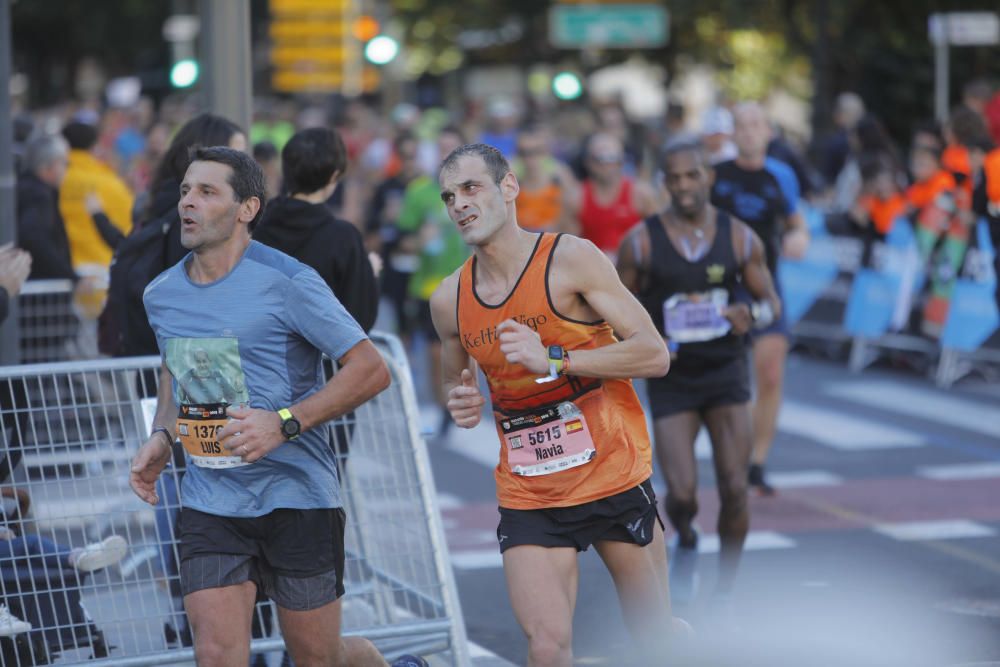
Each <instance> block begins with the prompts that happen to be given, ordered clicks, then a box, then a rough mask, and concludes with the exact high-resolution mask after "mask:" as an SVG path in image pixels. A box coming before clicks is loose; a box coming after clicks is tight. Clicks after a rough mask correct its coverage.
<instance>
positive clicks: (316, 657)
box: [278, 599, 386, 667]
mask: <svg viewBox="0 0 1000 667" xmlns="http://www.w3.org/2000/svg"><path fill="white" fill-rule="evenodd" d="M278 621H279V622H280V623H281V634H282V635H283V636H284V638H285V644H286V646H288V653H289V654H290V655H291V657H292V662H293V663H294V664H295V667H328V666H330V665H337V666H338V667H339V666H340V665H350V667H385V666H386V662H385V660H383V659H382V656H381V655H380V654H379V652H378V650H377V649H376V648H375V647H374V646H373V645H372V643H371V642H370V641H368V640H367V639H364V638H362V637H345V638H341V636H340V622H341V601H340V600H339V599H338V600H334V601H333V602H330V603H328V604H325V605H323V606H322V607H318V608H316V609H310V610H308V611H293V610H291V609H285V608H283V607H281V606H279V607H278Z"/></svg>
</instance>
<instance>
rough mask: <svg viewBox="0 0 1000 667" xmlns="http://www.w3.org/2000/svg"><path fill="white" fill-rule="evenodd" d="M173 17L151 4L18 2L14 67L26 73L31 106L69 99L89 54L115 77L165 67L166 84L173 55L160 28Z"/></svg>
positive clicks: (165, 6)
mask: <svg viewBox="0 0 1000 667" xmlns="http://www.w3.org/2000/svg"><path fill="white" fill-rule="evenodd" d="M170 13H171V6H170V3H167V2H148V1H147V0H87V1H86V2H75V1H74V2H69V1H61V2H54V1H46V2H30V1H28V0H20V1H18V2H14V3H13V4H12V6H11V22H12V25H13V42H14V44H13V46H14V65H15V69H16V70H17V71H20V72H25V73H26V74H28V77H29V79H30V82H31V84H30V85H31V99H30V102H31V104H32V105H42V104H50V103H53V102H57V101H60V100H63V99H66V98H67V97H69V96H71V95H72V91H73V90H74V77H75V69H76V66H77V64H78V63H79V62H80V61H81V60H82V59H84V58H86V57H88V56H89V57H93V58H94V59H96V60H97V61H98V62H100V63H101V65H102V67H103V68H104V69H105V70H106V72H107V74H108V76H111V77H114V76H127V75H138V74H141V73H143V72H144V71H145V72H149V71H151V70H152V69H153V68H158V67H162V68H163V69H164V71H163V81H164V83H165V82H166V67H167V65H168V59H169V58H168V53H169V52H168V49H167V45H166V44H165V43H164V42H163V37H162V34H161V29H162V27H163V22H164V20H165V19H166V17H167V16H168V15H169V14H170Z"/></svg>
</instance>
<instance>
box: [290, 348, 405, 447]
mask: <svg viewBox="0 0 1000 667" xmlns="http://www.w3.org/2000/svg"><path fill="white" fill-rule="evenodd" d="M337 365H338V370H337V372H336V374H335V375H334V376H333V377H332V378H330V380H329V381H328V382H327V383H326V384H325V385H323V388H322V389H320V390H319V391H317V392H316V393H315V394H312V395H310V396H309V397H308V398H306V399H304V400H302V401H299V402H298V403H296V404H295V405H292V406H290V407H289V410H290V411H291V413H292V414H293V415H294V416H295V418H296V419H298V420H299V423H300V424H301V425H302V430H303V431H308V430H309V429H311V428H315V427H316V426H319V425H320V424H325V423H326V422H328V421H330V420H332V419H336V418H337V417H340V416H342V415H345V414H347V413H348V412H350V411H352V410H354V409H355V408H357V407H359V406H360V405H361V404H362V403H365V402H366V401H368V400H370V399H372V398H373V397H375V396H376V395H378V394H379V393H381V392H382V391H383V390H385V388H386V387H388V386H389V383H390V382H391V381H392V378H391V376H390V375H389V369H388V368H387V367H386V365H385V360H384V359H382V355H381V354H379V351H378V350H377V349H376V348H375V345H374V344H373V343H372V342H371V341H370V340H368V339H365V340H362V341H361V342H359V343H358V344H357V345H355V346H354V347H352V348H351V349H350V350H348V351H347V352H346V353H345V354H344V356H342V357H340V358H339V359H337ZM271 414H274V415H276V416H277V413H271ZM280 430H281V418H280V417H278V431H279V433H280ZM282 440H284V438H282Z"/></svg>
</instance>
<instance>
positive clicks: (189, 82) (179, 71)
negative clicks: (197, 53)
mask: <svg viewBox="0 0 1000 667" xmlns="http://www.w3.org/2000/svg"><path fill="white" fill-rule="evenodd" d="M198 74H199V67H198V61H197V60H195V59H194V58H184V59H183V60H178V61H177V62H175V63H174V65H173V67H171V68H170V85H172V86H173V87H174V88H190V87H191V86H193V85H194V84H195V83H197V81H198Z"/></svg>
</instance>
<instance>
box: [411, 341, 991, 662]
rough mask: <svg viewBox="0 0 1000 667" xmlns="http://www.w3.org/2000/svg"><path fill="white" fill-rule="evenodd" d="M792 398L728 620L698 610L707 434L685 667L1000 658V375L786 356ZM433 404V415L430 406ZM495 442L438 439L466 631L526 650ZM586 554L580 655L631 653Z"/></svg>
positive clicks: (704, 563) (708, 575)
mask: <svg viewBox="0 0 1000 667" xmlns="http://www.w3.org/2000/svg"><path fill="white" fill-rule="evenodd" d="M419 367H420V364H419V363H416V364H415V370H416V369H419ZM422 376H423V375H422V374H418V376H417V377H418V378H419V377H422ZM418 388H419V384H418ZM420 394H421V395H423V396H428V395H429V394H428V393H427V392H426V391H424V392H420ZM786 398H787V401H786V404H785V406H784V409H783V412H782V415H781V419H780V432H779V435H778V438H777V440H776V443H775V447H774V450H773V455H772V459H771V462H770V465H769V469H770V471H771V479H772V481H773V482H774V483H775V484H776V485H777V486H779V487H780V492H779V494H778V496H777V497H773V498H761V497H754V498H752V501H751V533H750V536H749V539H748V542H747V549H746V553H745V557H744V561H743V566H742V569H741V572H740V576H739V580H738V583H737V587H736V591H735V610H734V611H735V613H734V614H733V617H732V619H733V620H734V622H733V623H730V624H727V626H726V629H725V631H723V630H721V629H720V628H718V627H717V626H715V625H714V624H713V623H711V622H710V621H709V618H710V617H707V616H706V615H705V614H704V613H703V612H704V604H705V600H706V598H707V597H708V594H709V593H710V591H711V585H712V581H713V580H714V577H715V571H716V564H717V559H716V554H715V551H716V550H717V544H718V543H717V540H716V539H714V538H715V535H714V533H715V530H714V523H715V513H716V508H717V501H716V498H715V489H714V479H713V473H712V468H711V461H710V459H709V458H708V456H709V454H708V449H707V441H704V439H703V441H702V442H700V443H699V445H698V447H697V450H696V451H697V452H698V456H699V460H700V487H701V491H700V502H701V512H700V515H699V517H698V524H699V527H700V530H701V532H702V535H703V539H702V541H701V549H702V552H703V553H702V555H701V557H700V559H699V566H698V567H699V574H700V580H701V582H702V586H701V590H702V595H701V596H700V597H699V598H698V599H697V600H696V601H695V603H694V604H693V605H692V606H691V607H689V608H686V609H683V610H681V614H682V615H684V616H685V617H687V618H688V619H690V620H691V622H692V623H693V625H694V627H695V630H696V632H697V638H696V640H695V641H694V643H693V644H692V646H691V647H689V651H690V653H689V655H687V657H685V658H684V659H683V660H682V661H681V662H676V663H675V664H698V665H701V664H704V665H785V664H787V665H837V666H840V665H972V664H976V665H985V664H996V665H1000V390H998V388H997V387H996V386H990V385H986V384H984V383H982V382H981V381H976V380H970V381H967V382H964V383H961V384H960V385H958V386H957V387H955V388H952V389H950V390H947V391H944V390H939V389H936V388H934V387H933V385H932V384H931V383H930V382H929V381H928V380H926V379H925V378H923V377H918V376H915V375H914V374H913V373H910V372H906V371H903V370H894V369H885V368H882V369H879V368H873V369H869V370H867V371H865V372H864V373H863V374H861V375H852V374H850V373H848V372H847V370H846V369H845V368H844V366H843V364H841V363H834V362H827V361H822V360H818V359H815V358H809V357H803V356H793V357H792V359H791V361H790V365H789V370H788V376H787V391H786ZM424 418H425V422H426V426H427V427H433V426H436V424H437V415H436V413H435V411H434V409H433V408H432V407H430V406H426V407H425V409H424ZM497 450H498V445H497V441H496V435H495V432H494V431H493V430H492V427H491V426H490V425H488V424H483V425H481V426H480V427H479V428H477V429H475V430H472V431H463V430H457V429H452V430H451V432H450V433H449V434H448V435H447V436H446V437H445V438H443V439H438V440H436V441H431V442H430V452H431V460H432V464H433V468H434V474H435V479H436V483H437V488H438V491H439V493H440V499H441V503H442V507H443V514H444V518H445V527H446V531H447V535H448V541H449V547H450V550H451V556H452V562H453V564H454V568H455V575H456V579H457V582H458V587H459V593H460V597H461V602H462V605H463V611H464V615H465V619H466V624H467V628H468V633H469V638H470V640H471V641H473V642H475V643H476V644H478V645H479V646H482V647H484V648H485V649H487V650H488V651H491V652H493V653H495V654H497V655H498V656H500V657H502V658H505V659H506V660H509V661H510V662H513V663H515V664H518V665H521V664H525V659H526V658H525V656H526V641H525V639H524V637H523V635H522V633H521V630H520V629H519V627H518V626H517V623H516V622H515V620H514V617H513V614H512V612H511V609H510V604H509V602H508V599H507V595H506V591H505V584H504V577H503V571H502V568H501V564H500V557H499V554H498V551H497V547H496V538H495V532H494V531H495V528H496V522H497V511H496V502H495V499H494V483H493V465H494V463H495V460H496V456H497ZM654 480H655V483H656V489H657V494H658V496H660V497H661V498H662V495H663V492H664V486H663V483H662V481H661V479H660V476H659V472H658V471H657V472H656V473H655V477H654ZM668 533H669V531H668ZM580 567H581V577H580V591H579V598H578V602H577V609H576V616H575V620H574V653H575V656H576V663H577V664H580V665H619V664H622V663H621V656H622V655H623V653H624V651H625V650H626V649H627V647H628V637H627V635H626V633H625V630H624V627H623V624H622V621H621V615H620V613H619V609H618V604H617V601H616V598H615V594H614V589H613V587H612V585H611V582H610V579H609V577H608V575H607V573H606V571H605V570H604V568H603V566H602V564H601V563H600V561H599V559H598V558H597V556H596V555H595V554H594V553H593V552H588V553H586V554H583V555H582V556H581V558H580Z"/></svg>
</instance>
